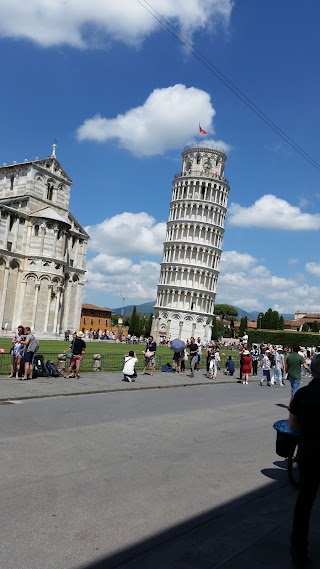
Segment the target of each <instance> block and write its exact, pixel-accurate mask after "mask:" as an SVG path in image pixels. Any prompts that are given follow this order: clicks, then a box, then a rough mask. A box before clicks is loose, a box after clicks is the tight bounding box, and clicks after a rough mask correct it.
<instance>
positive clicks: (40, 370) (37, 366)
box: [33, 354, 49, 377]
mask: <svg viewBox="0 0 320 569" xmlns="http://www.w3.org/2000/svg"><path fill="white" fill-rule="evenodd" d="M33 369H34V371H35V373H36V374H37V377H48V376H49V373H48V370H47V368H46V366H45V363H44V359H43V356H41V355H40V354H39V355H36V356H34V358H33Z"/></svg>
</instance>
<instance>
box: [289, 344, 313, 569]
mask: <svg viewBox="0 0 320 569" xmlns="http://www.w3.org/2000/svg"><path fill="white" fill-rule="evenodd" d="M293 354H294V360H295V361H296V362H298V357H300V356H299V354H298V352H297V351H294V353H293ZM297 356H298V357H297ZM288 357H289V356H288ZM294 365H295V366H296V363H295V364H294ZM290 367H291V363H289V368H290ZM310 368H311V374H312V376H313V379H312V381H310V383H309V384H308V385H307V386H306V387H302V388H301V389H299V390H298V391H296V392H295V395H294V396H293V399H292V401H291V404H290V415H289V426H290V428H291V429H294V430H297V431H299V432H300V434H301V438H300V442H299V469H300V486H299V493H298V497H297V501H296V505H295V508H294V514H293V528H292V534H291V556H292V561H293V563H294V564H295V566H297V567H307V566H309V563H310V560H309V558H308V534H309V521H310V515H311V510H312V506H313V503H314V500H315V498H316V495H317V492H318V488H319V484H320V423H319V415H320V354H317V355H315V356H314V357H313V358H312V361H311V364H310ZM296 374H297V371H295V375H296ZM294 379H295V380H297V378H296V377H295V378H294Z"/></svg>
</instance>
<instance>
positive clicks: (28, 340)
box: [18, 326, 39, 381]
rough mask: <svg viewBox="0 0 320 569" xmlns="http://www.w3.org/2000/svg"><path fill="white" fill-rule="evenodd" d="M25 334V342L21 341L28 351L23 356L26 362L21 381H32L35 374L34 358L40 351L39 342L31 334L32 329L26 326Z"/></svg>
mask: <svg viewBox="0 0 320 569" xmlns="http://www.w3.org/2000/svg"><path fill="white" fill-rule="evenodd" d="M24 333H25V340H20V343H21V344H22V345H23V346H26V351H25V352H24V355H23V362H24V374H23V377H19V378H18V379H20V380H21V381H26V380H27V379H32V372H33V365H32V361H33V356H34V354H35V352H36V350H37V349H38V346H39V342H38V340H37V339H36V337H35V336H34V335H33V334H31V328H29V326H26V327H25V329H24Z"/></svg>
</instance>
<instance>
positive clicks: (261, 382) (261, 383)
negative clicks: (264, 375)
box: [259, 379, 263, 387]
mask: <svg viewBox="0 0 320 569" xmlns="http://www.w3.org/2000/svg"><path fill="white" fill-rule="evenodd" d="M259 383H260V385H261V387H262V386H263V381H262V379H261V381H259Z"/></svg>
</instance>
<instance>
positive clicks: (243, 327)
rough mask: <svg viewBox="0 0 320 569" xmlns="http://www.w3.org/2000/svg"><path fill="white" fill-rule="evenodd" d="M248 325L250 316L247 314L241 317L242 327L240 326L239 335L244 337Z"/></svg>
mask: <svg viewBox="0 0 320 569" xmlns="http://www.w3.org/2000/svg"><path fill="white" fill-rule="evenodd" d="M247 327H248V318H247V317H246V316H244V317H243V318H241V320H240V328H239V336H240V338H242V336H243V334H244V333H245V331H246V329H247Z"/></svg>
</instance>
